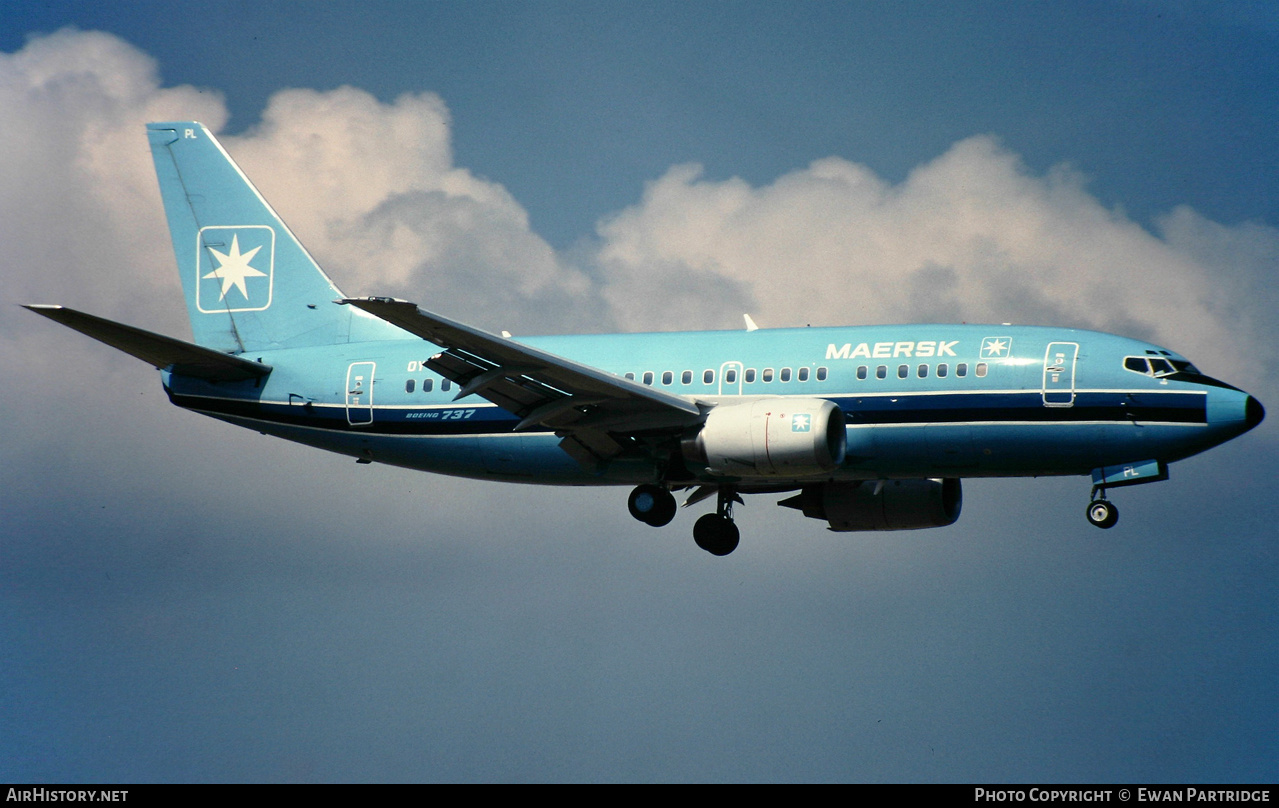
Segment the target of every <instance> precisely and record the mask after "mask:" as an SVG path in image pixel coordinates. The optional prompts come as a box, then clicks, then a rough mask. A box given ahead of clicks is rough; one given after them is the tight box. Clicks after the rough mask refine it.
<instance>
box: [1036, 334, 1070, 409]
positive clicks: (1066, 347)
mask: <svg viewBox="0 0 1279 808" xmlns="http://www.w3.org/2000/svg"><path fill="white" fill-rule="evenodd" d="M1078 357H1079V343H1077V342H1050V343H1048V350H1046V351H1044V406H1045V407H1072V406H1074V404H1075V360H1076V359H1078Z"/></svg>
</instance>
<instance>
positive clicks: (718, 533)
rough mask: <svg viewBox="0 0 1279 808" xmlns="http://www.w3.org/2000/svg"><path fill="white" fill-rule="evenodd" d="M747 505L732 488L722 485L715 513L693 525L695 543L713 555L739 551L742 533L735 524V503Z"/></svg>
mask: <svg viewBox="0 0 1279 808" xmlns="http://www.w3.org/2000/svg"><path fill="white" fill-rule="evenodd" d="M734 502H736V503H739V504H745V503H743V502H742V498H741V497H739V496H738V495H737V492H736V491H734V490H733V487H732V486H729V485H721V486H720V487H719V498H718V502H717V503H716V506H715V513H708V514H706V515H705V516H703V517H702V518H701V519H698V520H697V522H696V523H695V524H694V525H693V541H695V542H697V546H698V547H700V548H702V549H703V550H705V551H706V552H708V553H710V554H711V555H717V556H726V555H728V554H729V553H731V552H733V551H734V550H736V549H737V541H738V539H740V538H741V533H740V531H738V529H737V525H735V524H734V523H733V503H734Z"/></svg>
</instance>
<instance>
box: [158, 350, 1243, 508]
mask: <svg viewBox="0 0 1279 808" xmlns="http://www.w3.org/2000/svg"><path fill="white" fill-rule="evenodd" d="M522 342H524V343H525V344H528V345H531V346H534V347H537V348H540V349H542V350H544V351H548V352H550V353H553V354H556V355H559V356H563V357H566V358H569V359H572V360H576V361H577V362H580V363H583V364H586V365H590V366H593V367H596V368H600V369H602V370H606V371H609V372H611V373H614V374H616V375H618V376H626V375H628V374H629V375H633V378H634V379H635V380H636V381H639V382H641V383H649V384H651V385H652V386H653V387H655V388H658V389H661V390H664V391H666V392H669V393H672V394H675V395H679V396H683V397H689V398H691V399H695V400H697V401H699V402H701V403H704V404H708V405H714V404H724V403H732V401H734V400H745V399H747V398H758V397H797V398H805V399H825V400H829V401H831V402H833V403H834V404H836V405H837V406H838V407H839V408H840V410H841V411H842V412H843V414H844V417H845V420H846V430H847V454H846V457H845V458H844V460H843V463H842V464H841V465H840V467H839V468H838V469H837V470H836V471H834V472H831V473H826V474H822V475H820V476H819V479H822V480H865V479H886V478H887V479H891V478H919V477H1012V476H1040V475H1063V474H1070V475H1082V474H1088V473H1089V472H1090V471H1091V470H1093V469H1097V468H1099V467H1106V466H1114V465H1117V464H1123V463H1132V462H1136V461H1150V460H1154V461H1159V462H1161V463H1168V462H1172V461H1175V460H1179V459H1181V458H1184V457H1188V456H1190V455H1193V454H1196V453H1198V452H1201V451H1204V450H1205V449H1208V448H1211V447H1212V446H1216V445H1218V444H1220V443H1222V442H1224V441H1227V440H1229V439H1231V438H1233V437H1235V436H1236V435H1238V434H1240V433H1242V432H1244V431H1246V430H1247V429H1249V428H1251V427H1252V426H1253V425H1255V423H1256V421H1257V420H1259V418H1260V412H1261V410H1260V405H1258V404H1257V403H1256V402H1255V401H1254V400H1252V399H1251V398H1250V397H1249V396H1248V395H1247V394H1246V393H1244V392H1242V391H1240V390H1237V389H1235V388H1233V387H1230V386H1229V385H1226V384H1223V383H1221V382H1218V381H1216V380H1214V379H1211V378H1209V377H1206V376H1202V375H1200V374H1198V372H1197V371H1196V370H1195V369H1194V368H1193V366H1190V365H1189V363H1188V362H1186V360H1185V359H1184V358H1183V357H1181V356H1179V355H1177V354H1174V353H1171V352H1169V351H1166V350H1165V349H1162V348H1160V347H1158V346H1154V345H1150V344H1148V343H1145V342H1142V341H1139V340H1133V339H1128V338H1124V337H1118V336H1114V335H1110V334H1104V333H1098V332H1092V331H1082V330H1071V329H1059V328H1048V327H1028V326H1002V325H994V326H992V325H899V326H859V327H847V328H792V329H766V330H758V331H750V332H747V331H712V332H687V333H657V334H610V335H579V336H554V337H537V338H528V339H525V340H522ZM437 352H438V349H437V348H434V347H433V346H431V345H430V344H429V343H426V342H424V341H422V340H419V339H416V338H408V339H405V340H402V341H401V340H383V341H376V342H362V343H350V344H344V345H329V346H324V347H316V348H296V349H289V350H277V351H260V352H255V353H254V354H253V355H246V358H249V359H254V360H258V361H261V362H263V363H265V364H268V365H271V366H273V368H274V370H273V371H272V372H271V374H270V375H269V376H267V377H266V378H265V379H260V380H249V381H242V382H218V383H213V382H207V381H202V380H200V379H194V378H189V377H183V376H179V375H173V374H168V373H166V374H165V386H166V390H167V391H168V392H169V394H170V396H171V398H172V400H173V401H174V403H176V404H178V405H180V406H183V407H188V408H190V409H193V410H197V411H200V412H203V413H206V414H208V415H212V416H214V417H218V418H222V419H224V420H227V421H230V422H232V423H236V424H239V425H242V426H247V427H251V428H253V429H257V430H259V431H261V432H264V433H267V434H271V435H276V436H279V437H283V438H286V439H289V440H294V441H298V442H300V443H305V444H309V445H312V446H317V447H320V448H324V449H328V450H331V451H335V452H341V453H344V454H349V455H352V456H355V457H357V458H361V459H364V460H371V461H376V462H381V463H390V464H394V465H399V466H405V467H409V468H414V469H420V470H424V471H433V472H439V473H444V474H452V475H462V476H468V477H476V478H484V479H499V480H506V481H523V482H529V483H545V484H578V485H610V484H636V483H642V482H675V483H681V482H683V483H707V482H717V481H718V482H724V481H726V480H727V481H732V482H742V483H744V484H750V483H751V482H755V483H758V484H773V485H781V484H785V483H787V482H789V480H785V479H779V478H776V477H769V478H759V479H756V480H753V481H752V480H749V479H743V478H736V477H734V478H724V477H722V476H717V475H715V474H713V473H710V472H709V471H707V470H706V469H705V468H701V469H699V468H697V467H696V464H689V463H686V462H683V461H680V460H678V458H676V459H675V460H672V457H671V455H670V454H668V453H665V452H648V453H643V452H640V453H630V454H628V455H623V456H621V457H617V458H615V459H613V460H611V461H609V462H608V463H606V464H604V466H603V467H602V468H597V469H588V468H586V467H584V466H583V465H582V464H580V463H578V462H576V461H575V460H574V459H573V458H571V457H570V456H569V455H568V454H566V453H565V452H564V451H562V450H561V449H560V448H559V446H558V444H559V438H558V437H557V436H556V435H555V434H554V433H551V432H546V431H530V432H523V433H515V432H514V431H513V429H514V427H515V425H516V424H517V423H518V422H519V418H517V417H516V416H515V415H512V414H511V413H508V412H506V411H505V410H502V409H500V408H499V407H497V406H495V405H493V404H491V403H489V402H488V401H485V400H484V399H482V398H479V397H478V396H474V395H472V396H467V397H465V398H462V399H460V400H457V401H455V400H454V397H455V396H456V394H457V391H458V389H457V386H456V385H451V384H448V383H446V382H445V381H444V380H443V379H442V378H441V377H440V376H438V375H436V374H434V373H431V372H430V371H429V370H427V369H426V368H425V366H424V362H425V361H426V360H427V359H428V358H430V357H431V356H432V355H433V354H435V353H437ZM1144 358H1149V359H1150V360H1159V361H1156V362H1154V363H1153V364H1149V363H1143V361H1142V359H1144ZM1125 365H1128V366H1129V367H1126V366H1125ZM1134 368H1144V372H1140V371H1139V370H1138V369H1134ZM1174 370H1175V371H1176V372H1169V371H1174ZM646 374H651V377H650V376H648V375H646ZM1156 374H1159V375H1156ZM766 375H767V376H768V378H769V380H767V381H766V380H765V376H766ZM1160 375H1162V378H1161V377H1160ZM446 388H447V389H446ZM808 479H809V478H804V477H798V478H794V480H795V482H796V483H803V482H805V481H806V480H808Z"/></svg>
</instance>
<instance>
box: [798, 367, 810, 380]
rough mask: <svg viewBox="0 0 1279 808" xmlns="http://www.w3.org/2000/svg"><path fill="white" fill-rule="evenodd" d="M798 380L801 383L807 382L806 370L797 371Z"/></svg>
mask: <svg viewBox="0 0 1279 808" xmlns="http://www.w3.org/2000/svg"><path fill="white" fill-rule="evenodd" d="M799 380H800V381H801V382H806V381H808V368H806V367H804V368H800V369H799Z"/></svg>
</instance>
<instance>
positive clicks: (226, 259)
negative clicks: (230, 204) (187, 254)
mask: <svg viewBox="0 0 1279 808" xmlns="http://www.w3.org/2000/svg"><path fill="white" fill-rule="evenodd" d="M260 249H262V247H261V246H260V245H259V246H257V247H254V248H253V249H251V250H249V251H248V252H246V253H241V252H240V237H239V236H238V235H232V236H231V252H229V253H223V252H219V251H217V250H215V249H213V248H212V247H210V248H209V252H211V253H213V257H214V258H215V259H217V262H218V268H217V269H215V270H213V271H212V272H210V273H209V274H208V275H205V276H204V278H205V279H206V280H207V279H209V278H217V279H219V280H221V281H222V294H221V296H219V298H218V299H219V300H226V293H227V292H229V291H231V287H232V286H234V287H235V288H236V289H239V290H240V295H241V296H243V297H244V299H245V300H248V299H249V290H248V288H247V287H245V285H244V280H245V278H265V277H266V276H267V274H266V273H265V272H259V271H258V270H256V269H254V268H253V267H251V266H249V262H250V261H252V260H253V256H255V255H257V254H258V250H260Z"/></svg>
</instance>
